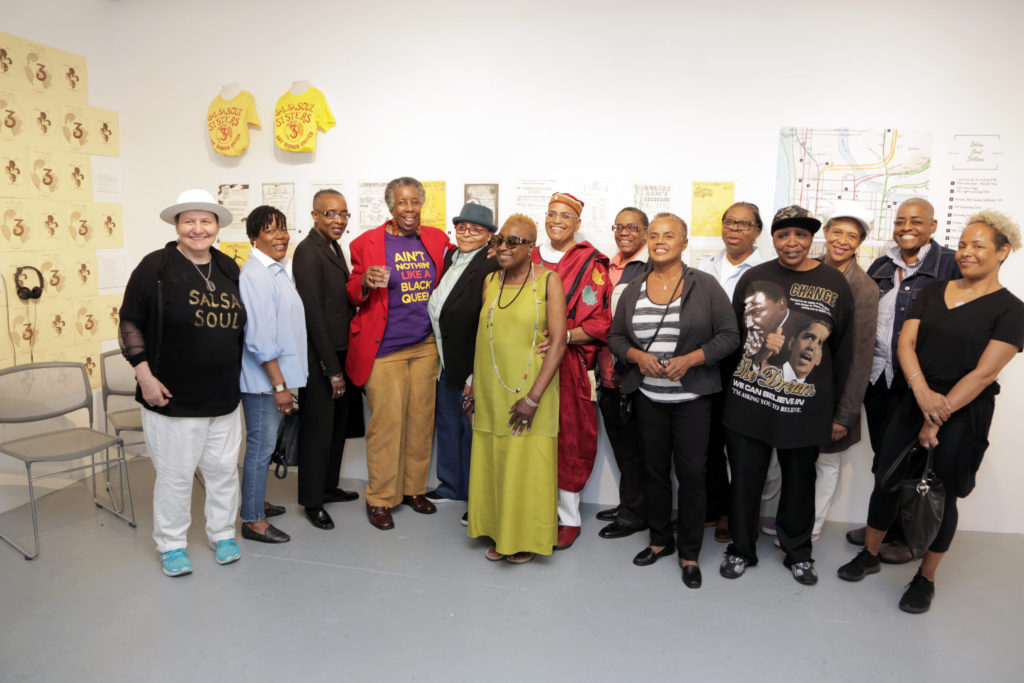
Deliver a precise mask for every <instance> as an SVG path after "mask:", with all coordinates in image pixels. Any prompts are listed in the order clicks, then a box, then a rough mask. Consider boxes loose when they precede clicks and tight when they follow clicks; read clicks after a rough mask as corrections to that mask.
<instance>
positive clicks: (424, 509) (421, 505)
mask: <svg viewBox="0 0 1024 683" xmlns="http://www.w3.org/2000/svg"><path fill="white" fill-rule="evenodd" d="M402 505H408V506H409V507H411V508H412V509H413V510H415V511H416V512H418V513H420V514H421V515H432V514H434V513H435V512H437V507H436V506H435V505H434V504H433V503H431V502H430V499H429V498H427V497H426V496H424V495H422V494H421V495H418V496H402Z"/></svg>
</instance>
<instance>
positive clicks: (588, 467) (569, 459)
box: [531, 242, 612, 493]
mask: <svg viewBox="0 0 1024 683" xmlns="http://www.w3.org/2000/svg"><path fill="white" fill-rule="evenodd" d="M591 254H593V255H594V258H592V259H590V255H591ZM531 258H532V259H533V262H534V263H538V264H543V265H544V266H546V267H548V268H550V269H551V270H553V271H555V272H556V273H558V275H559V277H561V278H562V286H563V287H565V293H566V295H567V297H568V295H569V290H570V289H571V288H572V285H573V282H575V281H576V277H577V275H579V273H580V271H581V270H583V269H584V266H586V269H585V270H584V271H583V276H582V277H581V278H580V281H579V286H578V287H577V288H576V291H575V292H573V293H572V296H571V297H568V298H567V301H566V307H565V309H566V316H567V318H568V320H567V322H568V324H567V326H566V329H569V330H573V329H576V328H577V327H582V328H583V331H584V332H586V333H587V334H589V335H590V336H591V337H593V338H594V339H593V340H592V341H589V342H587V343H586V344H569V346H568V347H567V348H566V350H565V356H563V357H562V364H561V366H560V367H559V377H558V390H559V398H558V400H559V430H558V488H560V489H562V490H564V491H570V492H573V493H576V492H579V491H582V490H583V487H584V486H585V485H586V483H587V479H588V478H589V477H590V473H591V471H592V470H593V469H594V459H595V457H596V456H597V406H596V405H595V401H594V400H593V399H592V398H591V397H592V394H593V389H592V387H591V382H590V377H589V376H588V371H589V370H594V368H596V366H597V351H598V349H599V348H600V347H601V346H603V345H604V344H605V343H606V342H607V341H608V328H609V327H610V326H611V311H610V310H609V302H610V300H611V292H612V286H611V281H610V279H609V277H608V257H607V256H605V255H604V254H602V253H601V252H599V251H598V250H597V249H595V248H594V247H593V246H592V245H591V244H590V243H589V242H579V243H577V244H574V245H573V246H572V247H570V248H569V251H567V252H565V254H564V255H563V256H562V260H561V261H559V262H558V263H548V262H547V261H544V260H543V259H542V258H541V255H540V249H534V250H533V255H532V257H531ZM588 259H589V263H588Z"/></svg>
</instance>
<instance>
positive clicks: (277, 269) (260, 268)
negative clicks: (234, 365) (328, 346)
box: [238, 247, 308, 394]
mask: <svg viewBox="0 0 1024 683" xmlns="http://www.w3.org/2000/svg"><path fill="white" fill-rule="evenodd" d="M238 289H239V291H240V292H241V294H242V303H243V304H245V313H246V323H245V344H244V346H243V348H242V379H241V387H242V392H243V393H246V394H262V393H266V392H270V391H273V387H271V385H270V378H269V377H267V373H266V371H265V370H264V369H263V367H262V366H263V363H266V362H267V361H268V360H274V359H277V364H278V366H279V367H280V368H281V374H282V375H284V382H285V385H286V386H287V387H288V388H289V389H298V388H300V387H304V386H306V373H307V372H308V370H307V365H306V357H307V356H306V354H307V351H306V314H305V313H304V312H303V309H302V299H300V298H299V293H298V292H297V291H296V290H295V281H294V279H293V278H292V273H291V261H289V260H288V259H287V258H283V259H281V260H280V261H275V260H274V259H272V258H270V257H269V256H267V255H266V254H264V253H263V252H262V251H260V250H259V249H256V248H255V247H254V248H252V249H250V250H249V260H248V261H246V262H245V265H244V266H242V275H241V278H240V279H239V283H238Z"/></svg>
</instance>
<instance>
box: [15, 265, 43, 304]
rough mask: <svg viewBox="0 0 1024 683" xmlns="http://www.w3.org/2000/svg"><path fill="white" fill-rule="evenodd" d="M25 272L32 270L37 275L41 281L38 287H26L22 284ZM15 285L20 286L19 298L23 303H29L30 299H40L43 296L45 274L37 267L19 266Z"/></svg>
mask: <svg viewBox="0 0 1024 683" xmlns="http://www.w3.org/2000/svg"><path fill="white" fill-rule="evenodd" d="M23 270H31V271H32V272H34V273H35V274H36V277H37V278H38V279H39V286H38V287H26V286H25V285H23V284H21V272H22V271H23ZM14 283H15V284H16V285H17V286H18V289H17V292H18V298H19V299H21V300H22V301H28V300H29V299H38V298H39V297H41V296H42V295H43V285H44V282H43V274H42V273H41V272H39V269H38V268H36V267H35V266H18V269H17V270H15V271H14Z"/></svg>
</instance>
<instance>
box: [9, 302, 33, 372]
mask: <svg viewBox="0 0 1024 683" xmlns="http://www.w3.org/2000/svg"><path fill="white" fill-rule="evenodd" d="M15 301H17V303H15ZM36 313H37V311H36V305H35V304H34V303H31V304H26V303H23V302H21V301H18V300H13V301H11V309H10V314H11V327H10V330H9V332H8V336H9V337H10V339H11V345H12V346H13V347H14V354H15V358H16V360H18V361H21V362H27V361H28V359H29V358H30V357H31V355H32V351H33V350H34V347H35V341H36V338H37V337H38V336H39V335H38V332H37V331H36V325H35V320H36V318H37V316H36Z"/></svg>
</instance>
